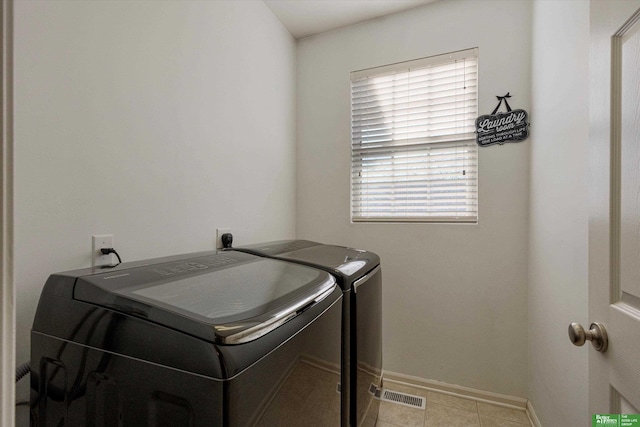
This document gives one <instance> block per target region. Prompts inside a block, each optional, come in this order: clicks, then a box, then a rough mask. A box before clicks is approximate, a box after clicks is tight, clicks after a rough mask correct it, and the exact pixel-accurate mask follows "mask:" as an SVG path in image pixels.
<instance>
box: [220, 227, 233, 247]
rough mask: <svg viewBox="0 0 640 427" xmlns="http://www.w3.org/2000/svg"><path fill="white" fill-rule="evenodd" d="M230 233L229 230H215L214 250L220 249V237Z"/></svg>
mask: <svg viewBox="0 0 640 427" xmlns="http://www.w3.org/2000/svg"><path fill="white" fill-rule="evenodd" d="M225 233H231V229H230V228H216V249H222V235H223V234H225Z"/></svg>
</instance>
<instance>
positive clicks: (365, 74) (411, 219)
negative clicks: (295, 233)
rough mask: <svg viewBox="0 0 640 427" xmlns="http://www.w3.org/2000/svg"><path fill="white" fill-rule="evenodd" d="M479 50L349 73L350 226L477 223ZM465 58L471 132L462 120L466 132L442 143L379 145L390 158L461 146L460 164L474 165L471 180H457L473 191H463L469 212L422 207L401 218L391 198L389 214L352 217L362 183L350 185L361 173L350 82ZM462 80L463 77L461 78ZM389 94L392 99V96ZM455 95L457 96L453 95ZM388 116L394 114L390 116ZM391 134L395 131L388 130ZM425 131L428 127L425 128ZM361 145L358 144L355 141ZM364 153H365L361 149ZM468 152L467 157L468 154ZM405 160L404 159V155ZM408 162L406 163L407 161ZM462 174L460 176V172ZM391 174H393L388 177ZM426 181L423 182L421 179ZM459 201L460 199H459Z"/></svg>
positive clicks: (412, 169)
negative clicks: (469, 69) (470, 65)
mask: <svg viewBox="0 0 640 427" xmlns="http://www.w3.org/2000/svg"><path fill="white" fill-rule="evenodd" d="M478 53H479V49H478V48H477V47H476V48H471V49H465V50H461V51H456V52H450V53H446V54H441V55H435V56H430V57H425V58H420V59H415V60H410V61H403V62H399V63H394V64H389V65H384V66H380V67H373V68H367V69H364V70H359V71H354V72H352V73H351V75H350V89H351V90H350V131H351V135H350V138H349V139H350V154H351V163H350V191H349V215H350V220H351V223H457V224H460V223H464V224H478V217H479V212H478V211H479V185H478V182H479V176H478V175H479V173H478V172H479V171H478V169H479V151H478V147H477V144H476V141H475V118H476V117H477V115H478V94H479V87H478V86H479V55H478ZM465 59H474V60H475V69H474V70H475V79H474V80H473V82H474V83H475V94H474V95H475V99H473V102H472V104H473V111H471V112H470V113H469V114H467V115H471V114H473V119H472V122H473V131H470V130H469V129H468V128H469V123H468V121H469V120H470V119H468V118H467V119H466V122H465V123H466V124H465V125H464V126H463V127H465V128H466V129H467V130H466V131H465V132H464V133H461V134H455V133H454V134H453V135H449V136H448V137H447V138H444V139H443V140H440V141H427V142H425V143H423V144H411V143H407V144H404V145H403V144H396V143H395V142H394V140H393V137H391V138H392V140H391V141H392V142H391V143H389V144H388V145H383V147H388V151H389V152H390V153H392V154H390V156H391V157H392V158H395V156H396V154H397V152H399V151H401V150H402V149H405V150H406V151H407V152H409V151H410V148H411V146H412V145H413V146H415V147H418V146H422V148H417V149H416V150H414V151H416V152H417V150H421V152H425V153H428V152H430V150H436V149H440V148H442V147H443V146H446V145H447V144H449V147H453V146H456V147H458V146H459V147H462V148H463V149H462V155H461V156H462V157H464V159H465V160H463V161H466V162H468V161H471V162H475V164H473V168H474V172H473V173H474V177H473V178H466V179H464V180H461V181H462V182H463V185H461V186H462V187H464V186H465V185H469V184H467V183H471V186H472V187H474V190H471V191H468V190H465V191H464V193H465V194H469V195H470V197H467V198H469V199H470V200H471V201H472V203H470V204H469V206H474V208H473V209H470V210H466V211H460V212H461V213H462V214H461V215H460V214H457V213H456V214H453V215H451V214H448V215H437V211H435V210H432V209H429V208H427V207H426V206H425V210H424V211H423V213H421V214H419V215H409V214H408V215H406V216H402V215H398V213H397V208H398V206H401V204H400V203H396V200H395V199H392V200H391V202H390V203H392V204H393V207H392V208H391V209H390V210H389V212H388V213H389V215H375V216H374V215H356V213H357V208H356V203H357V202H356V201H355V200H354V191H356V188H357V189H359V190H362V188H363V187H362V185H363V184H362V183H358V185H357V186H356V185H354V180H355V179H356V177H355V173H356V172H360V173H361V172H362V171H358V170H357V168H356V166H355V164H356V160H355V157H356V155H355V154H354V153H355V150H356V148H355V147H356V143H355V142H354V140H355V138H354V134H355V133H356V131H355V126H354V111H355V110H356V108H355V107H354V82H358V81H361V80H364V79H367V78H378V77H385V76H390V75H393V74H396V73H407V72H411V71H416V70H418V71H419V70H424V69H427V68H430V67H434V66H438V65H445V64H447V63H451V62H457V61H460V60H465ZM465 79H466V76H465ZM465 89H466V85H465ZM392 93H393V95H395V93H396V92H395V89H393V92H392ZM393 95H392V96H393ZM456 96H457V95H456ZM392 114H395V112H394V113H392ZM456 114H457V113H454V114H451V115H450V116H447V117H456ZM387 118H388V117H387V116H383V119H384V120H386V119H387ZM430 125H431V126H432V125H433V122H432V123H430ZM457 128H458V126H457V125H456V129H457ZM392 129H393V130H394V131H395V128H392ZM428 129H429V128H428ZM472 132H473V133H474V134H473V137H471V133H472ZM463 134H464V135H465V137H464V138H461V137H460V135H463ZM359 143H361V142H359ZM429 145H432V146H433V148H432V147H429V148H425V147H427V146H429ZM365 151H366V150H365ZM468 153H471V154H468ZM425 156H426V154H425V155H423V157H425ZM407 157H408V156H407ZM456 157H457V154H456V155H451V158H452V159H454V161H455V158H456ZM360 159H362V157H360ZM407 163H408V162H407ZM429 164H431V166H424V165H429ZM389 165H390V166H389V167H390V168H392V169H395V160H391V161H390V163H389ZM419 165H423V166H424V167H426V168H429V167H433V160H430V161H427V160H424V161H422V162H421V163H419ZM405 168H406V170H407V171H408V172H411V171H416V170H418V169H419V168H409V167H405ZM464 172H466V170H464ZM463 174H464V173H463ZM392 175H393V174H392ZM390 180H392V182H393V185H396V183H397V182H399V181H400V180H396V178H395V177H394V178H390ZM425 181H426V179H425ZM425 188H426V189H427V190H426V192H427V193H429V192H431V191H432V190H433V188H437V186H426V187H425ZM392 193H393V190H392V191H389V192H388V193H384V195H388V196H389V197H392V196H391V194H392ZM461 199H464V197H463V198H461ZM423 200H424V201H427V200H429V197H425V198H424V199H423ZM460 206H464V204H462V203H460ZM456 208H458V209H459V207H458V205H456ZM454 210H455V209H452V210H451V211H452V212H453V211H454Z"/></svg>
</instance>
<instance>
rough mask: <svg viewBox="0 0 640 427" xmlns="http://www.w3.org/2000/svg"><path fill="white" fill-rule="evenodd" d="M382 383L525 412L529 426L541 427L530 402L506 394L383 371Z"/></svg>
mask: <svg viewBox="0 0 640 427" xmlns="http://www.w3.org/2000/svg"><path fill="white" fill-rule="evenodd" d="M383 378H384V381H385V382H390V383H396V384H402V385H408V386H411V387H416V388H420V389H424V390H428V391H435V392H438V393H443V394H448V395H451V396H456V397H462V398H465V399H471V400H475V401H478V402H484V403H491V404H493V405H498V406H504V407H506V408H512V409H519V410H525V411H526V413H527V416H528V417H529V421H531V425H532V426H534V427H542V426H541V425H540V420H538V417H537V416H536V413H535V411H534V410H533V406H532V405H531V402H530V401H528V400H527V399H524V398H522V397H516V396H509V395H506V394H500V393H494V392H491V391H485V390H479V389H475V388H471V387H464V386H460V385H455V384H448V383H445V382H442V381H435V380H428V379H424V378H420V377H414V376H411V375H405V374H400V373H397V372H390V371H387V370H385V371H384V376H383Z"/></svg>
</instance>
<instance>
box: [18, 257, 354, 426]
mask: <svg viewBox="0 0 640 427" xmlns="http://www.w3.org/2000/svg"><path fill="white" fill-rule="evenodd" d="M341 306H342V292H341V290H340V288H338V287H337V285H336V282H335V278H334V277H333V276H331V275H330V274H328V273H327V272H325V271H322V270H319V269H313V268H309V267H305V266H301V265H296V264H292V263H288V262H283V261H277V260H270V259H265V258H260V257H256V256H253V255H250V254H246V253H241V252H220V253H216V252H203V253H196V254H188V255H180V256H174V257H168V258H161V259H155V260H149V261H141V262H136V263H127V264H122V265H119V266H117V267H116V268H113V269H109V270H102V269H86V270H77V271H71V272H66V273H59V274H54V275H51V276H50V277H49V279H48V280H47V282H46V284H45V286H44V289H43V291H42V295H41V297H40V302H39V305H38V309H37V312H36V317H35V321H34V325H33V330H32V334H31V367H32V373H31V403H30V405H31V408H30V410H31V423H32V425H34V426H46V427H51V426H54V427H57V426H63V425H64V426H67V427H69V426H89V427H91V426H114V427H118V426H131V427H140V426H171V427H200V426H202V427H204V426H207V427H211V426H254V425H257V426H291V425H305V424H309V423H310V424H313V425H322V426H327V427H329V426H338V425H340V420H341V417H342V415H341V414H342V412H341V411H342V410H343V409H342V408H341V405H340V393H339V388H338V384H339V382H340V377H341V371H340V369H341V334H340V328H341ZM344 411H346V408H345V409H344Z"/></svg>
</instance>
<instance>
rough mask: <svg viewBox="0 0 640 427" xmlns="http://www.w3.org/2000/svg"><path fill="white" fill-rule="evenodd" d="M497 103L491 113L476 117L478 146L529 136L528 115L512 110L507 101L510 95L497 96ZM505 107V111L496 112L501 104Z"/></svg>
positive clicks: (515, 140)
mask: <svg viewBox="0 0 640 427" xmlns="http://www.w3.org/2000/svg"><path fill="white" fill-rule="evenodd" d="M496 98H498V105H497V106H496V108H494V110H493V111H492V112H491V114H485V115H482V116H480V117H478V118H477V119H476V142H477V143H478V145H479V146H480V147H488V146H490V145H494V144H499V145H503V144H504V143H505V142H520V141H524V140H525V139H527V138H528V137H529V115H528V114H527V112H526V111H524V110H520V109H518V110H512V109H511V106H510V105H509V103H508V102H507V98H511V95H510V94H509V93H508V92H507V94H506V95H504V96H497V97H496ZM503 101H504V105H505V106H506V107H507V112H506V113H498V109H499V108H500V106H501V105H502V102H503Z"/></svg>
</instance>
